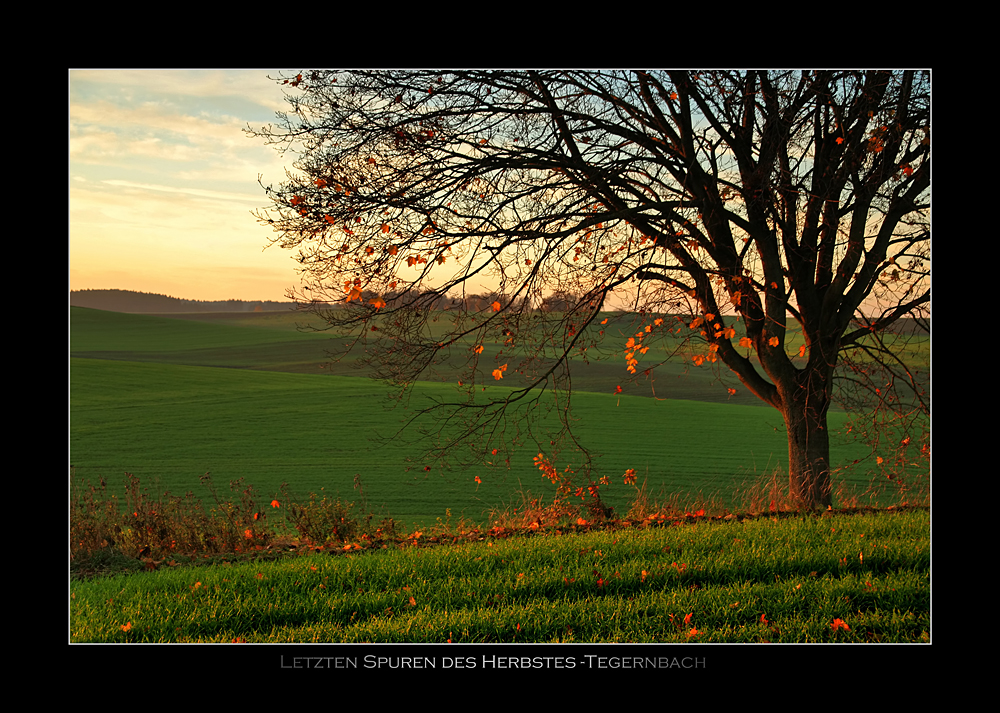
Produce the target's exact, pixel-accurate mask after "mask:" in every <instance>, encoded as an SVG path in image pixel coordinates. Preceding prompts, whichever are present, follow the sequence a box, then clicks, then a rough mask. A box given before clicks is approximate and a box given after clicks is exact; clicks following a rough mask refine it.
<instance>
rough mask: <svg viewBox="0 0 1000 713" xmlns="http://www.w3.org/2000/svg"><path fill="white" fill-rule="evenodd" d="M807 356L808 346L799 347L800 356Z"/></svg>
mask: <svg viewBox="0 0 1000 713" xmlns="http://www.w3.org/2000/svg"><path fill="white" fill-rule="evenodd" d="M805 355H806V345H805V344H803V345H802V346H801V347H799V356H800V357H803V356H805Z"/></svg>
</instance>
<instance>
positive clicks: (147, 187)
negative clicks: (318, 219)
mask: <svg viewBox="0 0 1000 713" xmlns="http://www.w3.org/2000/svg"><path fill="white" fill-rule="evenodd" d="M101 183H104V184H106V185H109V186H118V187H121V188H137V189H140V190H144V191H162V192H164V193H182V194H184V195H189V196H197V197H199V198H214V199H216V200H223V201H237V202H240V203H251V204H253V205H255V206H256V205H259V204H261V203H262V199H261V197H260V196H259V195H256V194H250V193H228V192H226V191H213V190H210V189H207V188H177V187H175V186H161V185H156V184H152V183H137V182H135V181H122V180H119V179H113V178H112V179H108V180H106V181H101Z"/></svg>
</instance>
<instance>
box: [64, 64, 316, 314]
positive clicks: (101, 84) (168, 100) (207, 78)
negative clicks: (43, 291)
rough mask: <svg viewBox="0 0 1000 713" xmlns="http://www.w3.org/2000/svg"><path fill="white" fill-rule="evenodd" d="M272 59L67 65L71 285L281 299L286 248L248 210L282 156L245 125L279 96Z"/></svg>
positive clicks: (275, 106) (266, 116) (260, 118)
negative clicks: (214, 64)
mask: <svg viewBox="0 0 1000 713" xmlns="http://www.w3.org/2000/svg"><path fill="white" fill-rule="evenodd" d="M269 75H270V76H272V77H276V76H278V71H275V70H235V71H234V70H176V71H164V70H71V71H70V72H69V207H70V212H69V282H70V289H72V290H81V289H123V290H137V291H141V292H156V293H162V294H167V295H171V296H173V297H181V298H185V299H196V300H225V299H242V300H248V301H249V300H284V299H285V290H286V289H287V288H289V287H292V286H293V285H297V284H298V278H297V275H296V273H295V270H294V262H293V260H292V256H291V254H290V252H289V251H286V250H282V249H280V248H278V247H273V248H267V249H266V250H265V249H264V247H265V245H266V244H267V242H268V239H269V237H270V236H271V235H273V233H272V231H271V230H270V229H268V228H264V227H262V226H260V225H258V223H257V221H256V220H255V219H254V217H253V216H252V215H251V211H252V210H254V209H255V208H263V207H265V206H266V205H267V203H268V202H267V198H266V196H265V193H264V190H263V189H262V188H261V187H260V186H259V185H258V183H257V177H258V175H261V176H262V181H263V182H264V184H265V185H267V184H270V183H279V182H280V181H281V180H282V178H283V177H284V170H285V164H286V162H290V159H288V158H286V159H282V157H280V156H279V155H278V154H277V152H275V151H274V149H272V148H270V147H267V146H265V145H264V144H263V142H262V141H261V140H260V139H252V138H249V137H247V136H246V134H244V133H243V131H242V130H243V129H245V128H246V127H247V124H250V125H251V126H253V127H254V128H260V127H261V126H262V125H264V124H267V123H269V122H272V121H274V113H275V111H279V110H283V109H284V108H285V104H284V101H283V98H282V92H281V89H279V88H278V86H277V85H276V84H275V83H274V82H271V81H269V80H268V78H267V77H268V76H269Z"/></svg>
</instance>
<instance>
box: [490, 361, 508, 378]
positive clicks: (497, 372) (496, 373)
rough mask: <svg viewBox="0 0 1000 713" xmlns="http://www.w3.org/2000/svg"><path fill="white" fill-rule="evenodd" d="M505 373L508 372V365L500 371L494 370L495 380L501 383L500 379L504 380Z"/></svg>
mask: <svg viewBox="0 0 1000 713" xmlns="http://www.w3.org/2000/svg"><path fill="white" fill-rule="evenodd" d="M505 371H507V365H506V364H504V365H503V366H501V367H500V368H499V369H494V370H493V378H494V379H496V380H498V381H499V380H500V379H502V378H503V373H504V372H505Z"/></svg>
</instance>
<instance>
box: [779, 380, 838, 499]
mask: <svg viewBox="0 0 1000 713" xmlns="http://www.w3.org/2000/svg"><path fill="white" fill-rule="evenodd" d="M812 376H813V379H811V380H805V383H802V381H800V380H797V381H799V383H798V384H797V385H796V386H795V388H794V389H793V391H792V393H791V394H787V396H788V397H789V398H785V399H784V404H783V408H782V409H781V413H782V416H784V419H785V427H786V429H787V431H788V480H789V482H788V494H789V496H790V497H791V499H792V502H794V503H795V504H796V506H797V507H798V508H799V509H801V510H825V509H827V508H828V507H830V506H831V505H832V504H833V500H832V493H831V481H830V432H829V429H828V428H827V410H828V408H829V403H830V401H829V397H828V389H827V387H826V384H825V383H823V384H817V383H815V382H816V374H815V372H813V374H812ZM823 381H824V382H825V380H823ZM783 396H786V394H783Z"/></svg>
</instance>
